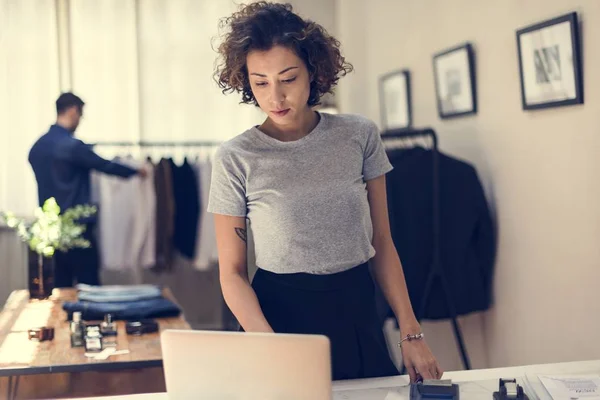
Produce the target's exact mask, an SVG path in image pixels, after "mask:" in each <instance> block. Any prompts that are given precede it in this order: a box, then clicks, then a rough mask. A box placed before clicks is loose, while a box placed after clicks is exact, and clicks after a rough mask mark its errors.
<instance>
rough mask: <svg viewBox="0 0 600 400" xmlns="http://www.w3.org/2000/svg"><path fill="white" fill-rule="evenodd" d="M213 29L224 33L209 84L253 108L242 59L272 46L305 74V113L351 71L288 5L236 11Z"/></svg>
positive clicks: (334, 46)
mask: <svg viewBox="0 0 600 400" xmlns="http://www.w3.org/2000/svg"><path fill="white" fill-rule="evenodd" d="M219 27H220V28H221V29H227V28H228V31H227V32H226V33H225V35H224V38H223V41H222V43H221V44H220V46H219V48H218V53H219V55H220V60H219V61H220V62H219V63H218V64H217V67H216V70H215V80H216V81H217V83H218V85H219V87H220V88H221V89H222V91H223V93H232V92H241V93H242V103H247V104H254V105H256V106H258V102H257V101H256V99H255V97H254V94H253V93H252V90H251V88H250V80H249V79H248V69H247V67H246V56H247V55H248V53H249V52H250V51H252V50H259V51H266V50H269V49H271V48H272V47H274V46H277V45H281V46H285V47H287V48H289V49H291V50H293V51H294V52H295V53H296V55H297V56H298V57H299V58H300V59H302V60H303V61H304V63H305V65H306V67H307V69H308V73H309V76H310V81H311V82H310V95H309V97H308V105H309V106H311V107H312V106H315V105H318V104H320V99H321V97H322V96H323V95H324V94H325V93H333V88H334V86H335V85H336V84H337V82H338V80H339V79H340V77H342V76H344V75H346V74H347V73H349V72H351V71H352V69H353V67H352V65H351V64H350V63H348V62H346V60H345V59H344V57H343V56H342V54H341V52H340V42H339V41H338V40H336V39H335V38H334V37H333V36H331V35H329V34H328V33H327V31H326V30H325V29H324V28H323V27H322V26H321V25H319V24H317V23H315V22H313V21H310V20H305V19H302V18H301V17H300V16H298V15H297V14H295V13H294V12H293V10H292V6H291V5H290V4H280V3H269V2H267V1H259V2H256V3H251V4H248V5H242V6H241V7H240V9H239V11H237V12H235V13H233V14H232V15H231V16H229V17H227V18H224V19H222V20H221V22H220V23H219Z"/></svg>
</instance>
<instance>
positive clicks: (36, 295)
mask: <svg viewBox="0 0 600 400" xmlns="http://www.w3.org/2000/svg"><path fill="white" fill-rule="evenodd" d="M27 280H28V282H29V297H30V298H32V299H46V298H48V297H50V295H51V294H52V290H53V289H54V257H44V256H43V255H41V254H38V253H36V252H35V251H32V250H31V249H29V268H28V277H27Z"/></svg>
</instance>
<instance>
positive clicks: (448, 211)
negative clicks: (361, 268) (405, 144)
mask: <svg viewBox="0 0 600 400" xmlns="http://www.w3.org/2000/svg"><path fill="white" fill-rule="evenodd" d="M388 156H389V157H390V161H391V163H392V165H393V166H394V170H393V171H392V172H390V173H389V174H388V176H387V192H388V208H389V214H390V224H391V230H392V238H393V240H394V244H395V246H396V249H397V250H398V254H399V256H400V259H401V261H402V265H403V268H404V274H405V276H406V283H407V285H408V291H409V295H410V300H411V303H412V306H413V309H414V311H415V313H419V310H421V305H422V303H423V301H425V299H424V298H423V292H424V290H425V284H426V280H427V277H428V274H429V271H430V270H431V265H432V261H433V260H432V250H433V230H432V221H433V220H432V207H433V203H432V201H433V200H432V193H433V183H432V182H433V180H432V179H433V175H432V172H433V168H432V151H431V150H426V149H423V148H420V147H417V148H413V149H401V150H391V151H389V152H388ZM439 172H440V175H439V177H440V182H439V184H440V185H439V193H440V226H441V236H440V255H441V265H442V269H443V270H444V272H445V276H446V278H447V280H448V284H449V287H450V291H451V293H450V295H451V296H452V299H453V300H454V302H455V306H456V309H457V313H458V315H464V314H468V313H471V312H475V311H483V310H486V309H488V308H489V306H490V304H491V292H492V274H493V266H494V256H495V234H494V227H493V224H492V219H491V215H490V211H489V209H488V205H487V202H486V198H485V194H484V192H483V188H482V186H481V183H480V181H479V178H478V176H477V172H476V171H475V169H474V168H473V166H471V165H469V164H467V163H465V162H463V161H459V160H457V159H454V158H452V157H449V156H447V155H445V154H442V153H439ZM417 317H418V318H420V319H444V318H448V317H449V311H448V309H447V304H446V298H445V296H444V292H443V291H442V286H441V283H440V282H439V280H436V281H435V282H434V284H433V287H432V292H431V296H430V298H429V300H428V306H427V308H426V310H425V313H424V315H417Z"/></svg>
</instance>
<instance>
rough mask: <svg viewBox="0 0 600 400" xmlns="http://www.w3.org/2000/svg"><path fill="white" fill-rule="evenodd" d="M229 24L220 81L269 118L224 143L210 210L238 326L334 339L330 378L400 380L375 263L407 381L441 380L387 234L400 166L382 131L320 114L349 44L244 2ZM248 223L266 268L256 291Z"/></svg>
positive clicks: (354, 119)
mask: <svg viewBox="0 0 600 400" xmlns="http://www.w3.org/2000/svg"><path fill="white" fill-rule="evenodd" d="M222 27H225V28H228V30H227V32H226V34H225V37H224V40H223V42H222V44H221V45H220V47H219V54H220V56H221V63H220V64H219V65H218V67H217V70H216V73H215V76H216V79H217V82H218V83H219V85H220V87H221V88H222V89H223V92H224V93H226V92H239V93H241V95H242V102H244V103H249V104H254V105H255V106H258V107H260V109H261V110H262V111H264V113H265V114H266V119H265V120H264V122H263V123H262V124H261V125H260V126H254V127H251V128H250V129H248V130H247V131H246V132H244V133H242V134H241V135H239V136H237V137H235V138H233V139H231V140H229V141H227V142H225V143H223V144H222V145H221V146H220V148H219V150H218V151H217V153H216V155H215V159H214V162H213V176H212V182H211V189H210V198H209V204H208V210H209V212H211V213H214V214H215V225H216V234H217V245H218V250H219V264H220V280H221V285H222V290H223V295H224V297H225V300H226V302H227V304H228V306H229V307H230V309H231V310H232V312H233V313H234V315H235V316H236V318H237V319H238V321H239V323H240V324H241V326H242V329H243V330H245V331H247V332H277V333H300V334H322V335H326V336H328V337H329V339H330V342H331V351H332V368H333V379H334V380H339V379H356V378H368V377H380V376H390V375H397V374H398V370H397V369H396V368H395V366H394V364H393V363H392V361H391V359H390V356H389V353H388V350H387V346H386V343H385V339H384V336H383V332H382V329H381V325H380V323H379V321H378V319H377V314H376V311H375V299H374V286H373V281H372V278H371V271H370V269H369V262H370V263H371V267H372V268H371V270H372V273H373V275H374V277H375V279H376V280H377V282H378V283H379V285H380V286H381V288H382V290H383V292H384V294H385V296H386V298H387V300H388V302H389V304H390V305H391V307H392V309H393V311H394V313H395V315H396V317H397V318H398V321H399V323H400V328H401V332H402V333H401V335H402V337H401V338H400V342H401V347H402V353H403V359H404V363H405V365H406V366H407V368H408V371H409V373H410V375H411V380H412V381H415V380H416V379H417V376H418V375H420V376H422V377H423V378H425V379H436V378H440V377H441V375H442V369H441V368H440V366H439V365H438V363H437V361H436V360H435V358H434V357H433V355H432V353H431V351H430V349H429V347H428V346H427V344H426V343H425V341H424V340H423V336H422V334H421V331H420V327H419V324H418V322H417V320H416V318H415V315H414V312H413V310H412V307H411V304H410V300H409V297H408V292H407V288H406V283H405V279H404V274H403V272H402V266H401V264H400V259H399V257H398V254H397V252H396V249H395V247H394V244H393V242H392V239H391V234H390V227H389V221H388V211H387V199H386V186H385V174H386V173H387V172H389V171H390V170H391V169H392V166H391V165H390V163H389V161H388V159H387V156H386V153H385V150H384V148H383V145H382V142H381V138H380V136H379V132H378V130H377V127H376V125H375V124H374V123H373V122H371V121H369V120H368V119H366V118H364V117H360V116H356V115H330V114H322V113H319V112H316V111H314V110H313V107H314V106H316V105H318V104H319V100H320V99H321V97H322V96H323V95H324V94H326V93H328V92H331V91H332V89H333V88H334V86H335V85H336V84H337V82H338V79H339V78H340V77H341V76H343V75H345V74H346V73H348V72H350V71H351V70H352V66H351V65H350V64H348V63H347V62H346V61H345V59H344V57H342V55H341V53H340V49H339V45H340V44H339V42H338V41H337V40H336V39H335V38H333V37H332V36H330V35H329V34H328V33H327V32H326V31H325V29H323V27H321V26H320V25H318V24H316V23H315V22H312V21H309V20H304V19H302V18H301V17H299V16H298V15H297V14H295V13H294V12H293V11H292V7H291V6H290V5H289V4H277V3H268V2H256V3H252V4H249V5H246V6H242V7H241V9H240V10H239V11H238V12H236V13H234V14H233V15H232V16H230V17H229V18H226V19H225V20H224V21H223V22H222ZM247 222H248V224H249V226H247ZM247 229H251V231H252V234H253V237H254V243H255V255H256V265H257V267H258V270H257V272H256V275H255V276H254V279H253V281H252V284H250V282H249V278H248V273H247V262H246V247H247V243H246V242H247Z"/></svg>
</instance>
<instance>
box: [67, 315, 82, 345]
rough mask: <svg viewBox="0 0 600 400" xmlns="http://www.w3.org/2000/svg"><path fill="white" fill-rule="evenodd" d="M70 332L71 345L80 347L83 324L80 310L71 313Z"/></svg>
mask: <svg viewBox="0 0 600 400" xmlns="http://www.w3.org/2000/svg"><path fill="white" fill-rule="evenodd" d="M69 328H70V333H71V347H81V346H83V345H84V328H85V327H84V325H83V322H81V312H79V311H75V312H74V313H73V320H72V321H71V324H70V326H69Z"/></svg>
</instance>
